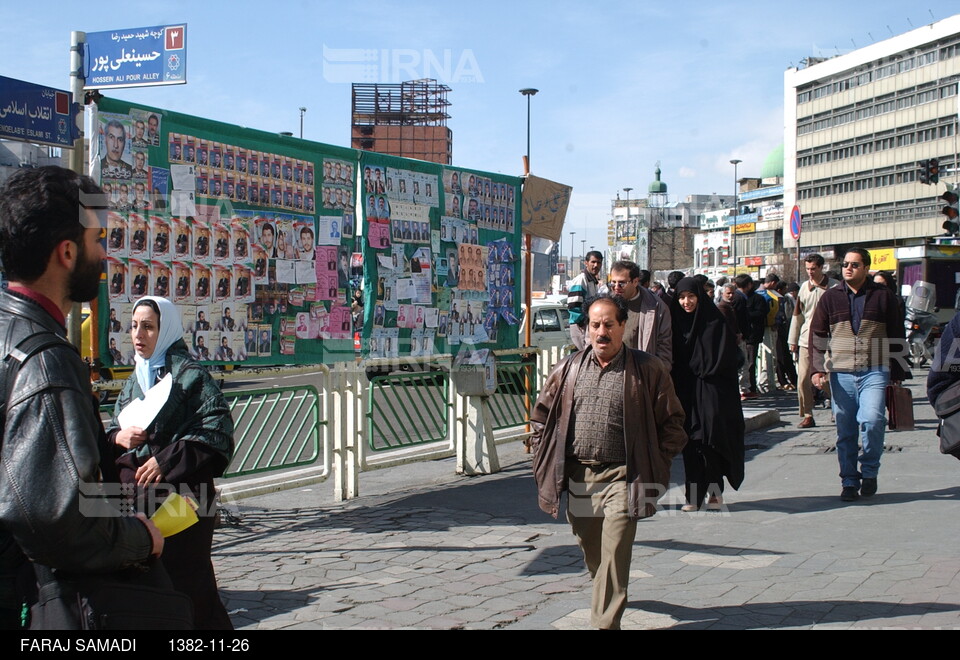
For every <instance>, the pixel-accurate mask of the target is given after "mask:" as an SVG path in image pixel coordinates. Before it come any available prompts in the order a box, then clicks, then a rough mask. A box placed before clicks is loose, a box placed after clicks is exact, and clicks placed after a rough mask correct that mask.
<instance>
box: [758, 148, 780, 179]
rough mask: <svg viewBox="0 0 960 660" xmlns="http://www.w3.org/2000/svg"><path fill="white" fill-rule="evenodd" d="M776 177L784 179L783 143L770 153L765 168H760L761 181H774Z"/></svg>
mask: <svg viewBox="0 0 960 660" xmlns="http://www.w3.org/2000/svg"><path fill="white" fill-rule="evenodd" d="M774 177H783V142H781V143H780V146H778V147H777V148H776V149H774V150H773V151H771V152H770V155H769V156H767V159H766V160H765V161H763V167H761V168H760V178H761V179H772V178H774Z"/></svg>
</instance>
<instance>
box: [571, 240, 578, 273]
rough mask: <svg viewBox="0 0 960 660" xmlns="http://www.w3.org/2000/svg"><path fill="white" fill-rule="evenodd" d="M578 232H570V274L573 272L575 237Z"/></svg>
mask: <svg viewBox="0 0 960 660" xmlns="http://www.w3.org/2000/svg"><path fill="white" fill-rule="evenodd" d="M576 234H577V232H575V231H572V232H570V274H571V275H572V274H573V237H574V236H576Z"/></svg>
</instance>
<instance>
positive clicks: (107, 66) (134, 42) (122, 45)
mask: <svg viewBox="0 0 960 660" xmlns="http://www.w3.org/2000/svg"><path fill="white" fill-rule="evenodd" d="M84 76H85V78H86V80H85V82H84V89H109V88H113V87H149V86H152V85H182V84H184V83H185V82H187V26H186V24H182V25H161V26H155V27H145V28H130V29H127V30H111V31H110V32H90V33H88V34H87V44H86V57H85V59H84Z"/></svg>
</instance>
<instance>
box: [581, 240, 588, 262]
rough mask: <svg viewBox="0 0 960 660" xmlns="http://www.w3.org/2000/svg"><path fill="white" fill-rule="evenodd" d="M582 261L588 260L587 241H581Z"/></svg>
mask: <svg viewBox="0 0 960 660" xmlns="http://www.w3.org/2000/svg"><path fill="white" fill-rule="evenodd" d="M580 259H582V260H583V261H586V260H587V239H585V238H581V239H580Z"/></svg>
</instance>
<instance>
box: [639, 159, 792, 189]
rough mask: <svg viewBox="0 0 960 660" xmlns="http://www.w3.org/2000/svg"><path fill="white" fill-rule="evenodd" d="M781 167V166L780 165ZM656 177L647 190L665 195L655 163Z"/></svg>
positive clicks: (658, 167)
mask: <svg viewBox="0 0 960 660" xmlns="http://www.w3.org/2000/svg"><path fill="white" fill-rule="evenodd" d="M781 167H782V166H781ZM654 173H655V174H656V176H657V178H656V180H655V181H654V182H653V183H651V184H650V185H649V186H648V187H647V192H648V193H650V194H651V195H666V194H667V184H665V183H664V182H663V181H661V180H660V166H659V165H657V169H656V170H654Z"/></svg>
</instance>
